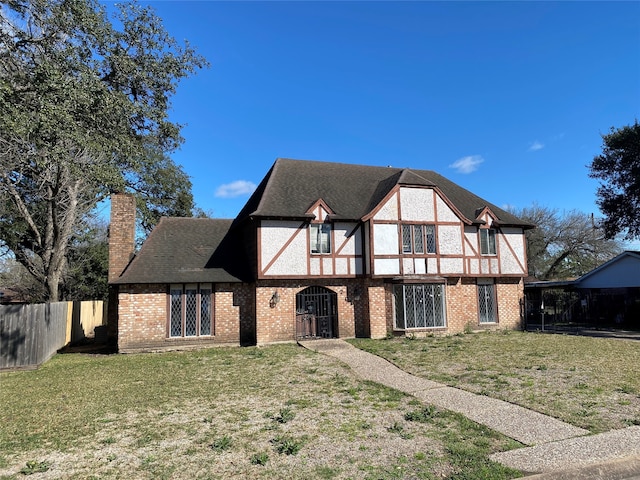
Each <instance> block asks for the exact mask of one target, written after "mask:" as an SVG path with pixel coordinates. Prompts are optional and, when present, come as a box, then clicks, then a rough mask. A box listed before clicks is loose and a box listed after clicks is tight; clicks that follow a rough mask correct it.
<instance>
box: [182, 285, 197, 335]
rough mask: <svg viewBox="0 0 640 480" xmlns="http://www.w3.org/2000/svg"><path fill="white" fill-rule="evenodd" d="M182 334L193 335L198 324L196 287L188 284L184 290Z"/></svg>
mask: <svg viewBox="0 0 640 480" xmlns="http://www.w3.org/2000/svg"><path fill="white" fill-rule="evenodd" d="M184 296H185V311H184V336H185V337H195V335H196V327H197V324H198V289H197V287H191V286H188V287H187V288H186V289H185V291H184Z"/></svg>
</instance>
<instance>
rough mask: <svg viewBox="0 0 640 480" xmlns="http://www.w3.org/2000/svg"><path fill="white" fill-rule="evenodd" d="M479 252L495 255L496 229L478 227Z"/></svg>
mask: <svg viewBox="0 0 640 480" xmlns="http://www.w3.org/2000/svg"><path fill="white" fill-rule="evenodd" d="M480 253H481V254H482V255H496V231H495V229H493V228H481V229H480Z"/></svg>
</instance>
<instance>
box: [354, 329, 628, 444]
mask: <svg viewBox="0 0 640 480" xmlns="http://www.w3.org/2000/svg"><path fill="white" fill-rule="evenodd" d="M352 343H353V344H354V345H355V346H357V347H358V348H361V349H363V350H366V351H369V352H372V353H375V354H376V355H379V356H381V357H384V358H386V359H388V360H390V361H391V362H393V363H394V364H396V365H398V366H399V367H400V368H402V369H403V370H406V371H408V372H410V373H413V374H415V375H419V376H422V377H425V378H428V379H430V380H435V381H438V382H442V383H445V384H447V385H450V386H453V387H459V388H462V389H465V390H468V391H471V392H474V393H479V394H482V395H488V396H490V397H494V398H499V399H502V400H506V401H508V402H512V403H516V404H518V405H522V406H523V407H527V408H530V409H532V410H537V411H539V412H542V413H545V414H548V415H551V416H553V417H556V418H559V419H561V420H564V421H566V422H568V423H571V424H573V425H575V426H578V427H582V428H586V429H588V430H590V431H591V432H594V433H597V432H602V431H607V430H611V429H617V428H624V427H626V426H629V425H638V424H640V375H638V369H639V366H640V341H634V340H616V339H609V338H591V337H580V336H572V335H550V334H541V333H526V332H512V331H505V332H493V333H474V334H467V335H456V336H452V337H430V338H423V339H418V338H394V339H388V340H364V339H362V340H361V339H357V340H353V341H352Z"/></svg>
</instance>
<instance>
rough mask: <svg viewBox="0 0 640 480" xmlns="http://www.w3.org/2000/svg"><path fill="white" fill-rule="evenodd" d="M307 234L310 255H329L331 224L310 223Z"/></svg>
mask: <svg viewBox="0 0 640 480" xmlns="http://www.w3.org/2000/svg"><path fill="white" fill-rule="evenodd" d="M309 233H310V235H309V237H310V243H311V245H310V247H311V253H331V224H329V223H312V224H311V225H310V226H309Z"/></svg>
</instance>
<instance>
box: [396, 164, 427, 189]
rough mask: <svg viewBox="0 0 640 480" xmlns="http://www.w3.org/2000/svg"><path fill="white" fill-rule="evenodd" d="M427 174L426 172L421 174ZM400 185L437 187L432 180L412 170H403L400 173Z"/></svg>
mask: <svg viewBox="0 0 640 480" xmlns="http://www.w3.org/2000/svg"><path fill="white" fill-rule="evenodd" d="M421 173H423V174H424V173H425V172H421ZM398 184H399V185H417V186H421V187H435V186H436V184H435V183H433V182H432V181H431V180H429V179H427V178H426V177H425V176H424V175H421V174H420V173H418V172H416V171H415V170H411V169H410V168H403V169H402V172H401V173H400V177H398Z"/></svg>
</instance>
